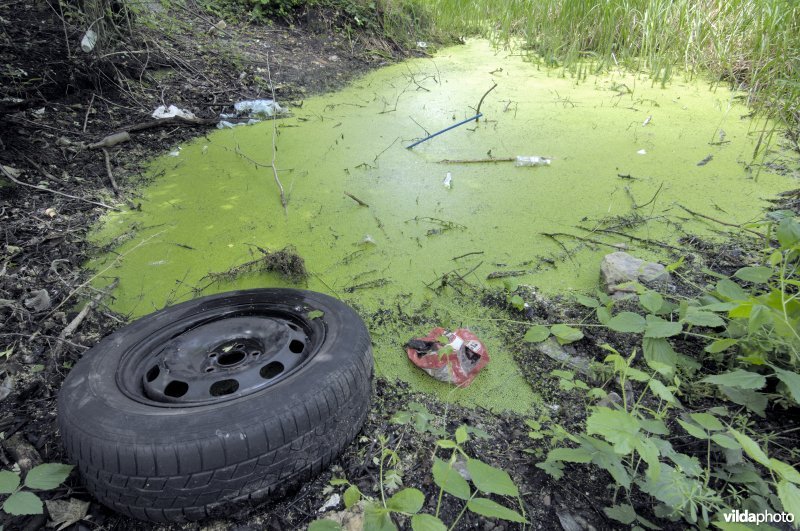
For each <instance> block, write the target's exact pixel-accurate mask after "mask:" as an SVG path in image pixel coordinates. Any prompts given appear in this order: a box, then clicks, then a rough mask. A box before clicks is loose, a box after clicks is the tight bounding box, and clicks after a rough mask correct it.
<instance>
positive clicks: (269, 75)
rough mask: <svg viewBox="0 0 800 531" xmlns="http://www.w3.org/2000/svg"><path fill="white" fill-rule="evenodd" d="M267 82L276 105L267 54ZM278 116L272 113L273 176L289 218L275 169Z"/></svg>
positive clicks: (275, 112) (281, 186)
mask: <svg viewBox="0 0 800 531" xmlns="http://www.w3.org/2000/svg"><path fill="white" fill-rule="evenodd" d="M267 81H268V82H269V90H270V92H271V93H272V101H273V103H274V102H275V85H273V84H272V72H271V70H270V67H269V54H267ZM276 114H278V113H277V111H274V112H273V113H272V175H273V176H274V177H275V184H277V185H278V190H280V192H281V205H282V206H283V213H284V214H285V215H287V216H288V215H289V211H288V209H287V202H286V194H285V193H284V191H283V185H282V184H281V180H280V178H279V177H278V168H276V167H275V158H276V153H277V151H278V149H277V147H276V146H275V139H276V137H277V136H278V126H277V125H276V124H275V115H276Z"/></svg>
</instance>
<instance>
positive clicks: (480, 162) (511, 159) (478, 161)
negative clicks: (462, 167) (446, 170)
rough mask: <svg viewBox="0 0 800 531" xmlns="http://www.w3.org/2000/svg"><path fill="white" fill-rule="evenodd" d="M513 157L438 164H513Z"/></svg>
mask: <svg viewBox="0 0 800 531" xmlns="http://www.w3.org/2000/svg"><path fill="white" fill-rule="evenodd" d="M515 160H517V159H516V158H515V157H503V158H500V159H443V160H440V161H439V164H484V163H491V162H514V161H515Z"/></svg>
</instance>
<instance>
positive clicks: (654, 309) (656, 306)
mask: <svg viewBox="0 0 800 531" xmlns="http://www.w3.org/2000/svg"><path fill="white" fill-rule="evenodd" d="M639 304H641V305H642V308H644V309H645V310H647V311H648V312H650V313H658V310H660V309H661V306H662V305H663V304H664V297H662V296H661V294H660V293H658V292H656V291H651V290H648V291H645V292H644V293H642V294H641V295H640V296H639Z"/></svg>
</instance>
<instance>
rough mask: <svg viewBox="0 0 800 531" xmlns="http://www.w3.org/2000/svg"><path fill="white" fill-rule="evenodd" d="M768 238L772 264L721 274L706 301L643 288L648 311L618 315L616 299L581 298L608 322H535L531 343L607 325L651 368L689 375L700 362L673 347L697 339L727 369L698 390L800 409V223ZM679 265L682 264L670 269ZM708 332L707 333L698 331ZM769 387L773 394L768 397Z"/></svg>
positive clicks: (783, 225)
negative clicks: (636, 346)
mask: <svg viewBox="0 0 800 531" xmlns="http://www.w3.org/2000/svg"><path fill="white" fill-rule="evenodd" d="M767 240H768V241H772V242H774V243H775V244H777V248H776V247H773V246H770V247H768V248H767V249H766V250H765V252H764V257H765V259H764V263H763V264H761V265H757V266H748V267H743V268H741V269H739V270H738V271H736V272H735V273H734V275H733V276H732V277H731V278H728V277H724V276H722V275H718V274H716V273H713V272H711V271H707V273H709V274H712V275H714V276H716V277H718V278H717V281H716V283H715V284H714V285H713V286H707V287H706V288H705V289H702V290H701V294H700V296H698V297H696V298H693V299H687V300H681V301H679V302H672V301H669V300H666V299H665V298H664V297H663V296H662V295H661V294H660V293H658V292H656V291H653V290H649V289H647V288H645V287H644V286H641V285H635V286H634V287H635V288H636V290H637V294H638V303H639V306H640V307H641V309H642V313H643V315H642V314H640V313H636V312H631V311H622V312H618V313H616V314H614V313H612V312H613V309H614V305H615V302H616V301H614V300H612V299H611V298H610V297H609V296H607V295H605V294H603V293H598V296H597V297H596V298H595V297H587V296H583V295H577V296H576V300H577V302H578V303H579V304H581V305H583V306H585V307H587V308H590V309H592V310H594V313H595V316H596V318H597V320H598V322H599V323H600V324H585V323H580V324H576V323H571V324H563V323H561V324H555V325H553V326H549V327H548V326H544V325H534V326H532V327H531V328H529V329H528V331H527V332H526V334H525V336H524V340H525V341H528V342H541V341H545V340H546V339H548V337H550V336H551V335H552V336H554V337H555V338H556V340H557V341H558V342H559V343H561V344H566V343H572V342H574V341H578V340H580V339H582V338H583V337H584V334H583V331H582V330H581V328H582V327H589V326H603V327H607V328H608V329H610V330H613V331H615V332H620V333H630V334H638V335H641V336H642V343H641V346H642V353H643V357H644V359H645V361H646V363H647V365H648V366H649V367H650V368H652V369H654V370H657V371H659V372H660V373H663V374H666V375H671V374H673V373H675V372H676V371H678V372H682V373H684V374H687V375H689V376H691V375H693V374H694V373H695V372H696V371H697V370H698V369H699V368H700V363H698V361H697V360H695V359H693V358H691V357H689V356H686V355H684V354H681V353H678V352H676V351H675V349H674V348H673V345H672V344H671V343H670V342H669V338H673V337H679V336H680V337H690V338H695V339H697V340H698V341H700V342H705V347H704V354H703V355H704V356H705V357H707V358H708V359H710V361H713V362H715V363H716V364H717V365H718V366H720V367H722V368H723V369H726V370H725V372H722V373H719V374H715V375H710V376H707V377H705V378H703V379H702V380H699V381H695V380H693V379H692V378H689V379H688V380H687V382H686V384H687V385H693V386H694V388H693V390H694V391H695V392H701V391H702V388H703V387H707V386H698V385H697V384H707V383H710V384H714V385H715V386H716V388H717V389H718V390H719V392H720V393H721V394H722V395H723V396H724V397H725V398H726V399H727V400H730V401H731V402H734V403H736V404H739V405H741V406H744V407H746V408H747V409H749V410H750V411H753V412H754V413H756V414H758V415H759V416H762V417H763V416H764V411H765V408H766V406H767V404H768V402H769V400H774V401H776V402H777V403H778V404H780V405H783V406H798V405H800V375H798V370H800V223H798V222H797V221H795V220H794V219H792V218H790V217H784V218H782V219H781V220H780V221H779V222H778V223H775V222H771V223H770V224H769V225H768V236H767ZM677 267H679V263H676V264H673V265H672V266H670V268H671V269H676V268H677ZM698 329H699V330H702V333H701V332H698ZM765 389H769V390H770V391H769V392H763V391H764V390H765Z"/></svg>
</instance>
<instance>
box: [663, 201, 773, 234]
mask: <svg viewBox="0 0 800 531" xmlns="http://www.w3.org/2000/svg"><path fill="white" fill-rule="evenodd" d="M678 206H679V207H680V208H682V209H683V210H685V211H686V212H688V213H689V214H691V215H693V216H697V217H699V218H705V219H707V220H709V221H713V222H714V223H719V224H720V225H725V226H726V227H733V228H735V229H741V230H745V231H747V232H749V233H751V234H755V235H756V236H758V237H759V238H762V237H763V236H764V235H763V234H761V233H759V232H756V231H754V230H751V229H747V228H744V227H742V226H741V225H737V224H735V223H728V222H726V221H722V220H721V219H717V218H712V217H711V216H706V215H705V214H701V213H700V212H695V211H694V210H689V209H688V208H686V207H685V206H683V205H678Z"/></svg>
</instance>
